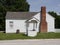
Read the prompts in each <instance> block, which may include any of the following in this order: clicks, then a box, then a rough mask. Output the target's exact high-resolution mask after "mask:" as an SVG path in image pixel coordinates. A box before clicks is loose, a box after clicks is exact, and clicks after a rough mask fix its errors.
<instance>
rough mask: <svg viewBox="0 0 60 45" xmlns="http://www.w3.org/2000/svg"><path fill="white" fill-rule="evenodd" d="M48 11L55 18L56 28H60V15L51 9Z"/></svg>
mask: <svg viewBox="0 0 60 45" xmlns="http://www.w3.org/2000/svg"><path fill="white" fill-rule="evenodd" d="M48 13H49V14H50V15H52V16H53V17H54V18H55V28H60V16H58V15H57V13H55V12H54V11H50V12H48Z"/></svg>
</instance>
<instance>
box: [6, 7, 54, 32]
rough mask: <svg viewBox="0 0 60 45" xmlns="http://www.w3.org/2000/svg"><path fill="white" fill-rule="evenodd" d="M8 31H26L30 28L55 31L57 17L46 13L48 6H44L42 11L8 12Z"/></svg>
mask: <svg viewBox="0 0 60 45" xmlns="http://www.w3.org/2000/svg"><path fill="white" fill-rule="evenodd" d="M5 22H6V30H5V32H6V33H16V31H17V30H19V32H20V33H25V32H27V31H28V30H36V31H37V32H43V33H45V32H55V28H54V23H55V18H54V17H52V16H51V15H50V14H48V13H46V7H45V6H42V7H41V11H40V12H7V14H6V21H5Z"/></svg>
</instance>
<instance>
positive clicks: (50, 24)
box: [46, 14, 55, 32]
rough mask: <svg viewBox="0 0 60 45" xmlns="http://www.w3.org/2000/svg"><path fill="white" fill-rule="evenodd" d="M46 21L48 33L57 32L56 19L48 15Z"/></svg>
mask: <svg viewBox="0 0 60 45" xmlns="http://www.w3.org/2000/svg"><path fill="white" fill-rule="evenodd" d="M46 21H47V25H48V31H47V32H55V27H54V26H55V19H54V18H53V17H52V16H51V15H49V14H46Z"/></svg>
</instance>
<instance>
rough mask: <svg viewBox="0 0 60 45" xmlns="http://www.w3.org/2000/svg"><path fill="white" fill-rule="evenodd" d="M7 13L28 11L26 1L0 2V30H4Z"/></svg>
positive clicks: (10, 0) (0, 0)
mask: <svg viewBox="0 0 60 45" xmlns="http://www.w3.org/2000/svg"><path fill="white" fill-rule="evenodd" d="M7 11H21V12H23V11H29V4H28V2H27V1H26V0H0V30H4V29H5V15H6V12H7Z"/></svg>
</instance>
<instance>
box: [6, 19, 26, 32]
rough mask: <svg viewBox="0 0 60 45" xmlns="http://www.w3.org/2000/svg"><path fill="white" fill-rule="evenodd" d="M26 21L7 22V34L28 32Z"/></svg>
mask: <svg viewBox="0 0 60 45" xmlns="http://www.w3.org/2000/svg"><path fill="white" fill-rule="evenodd" d="M10 21H13V27H10V23H9V22H10ZM25 21H26V20H6V33H16V30H19V31H20V32H26V23H25Z"/></svg>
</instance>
